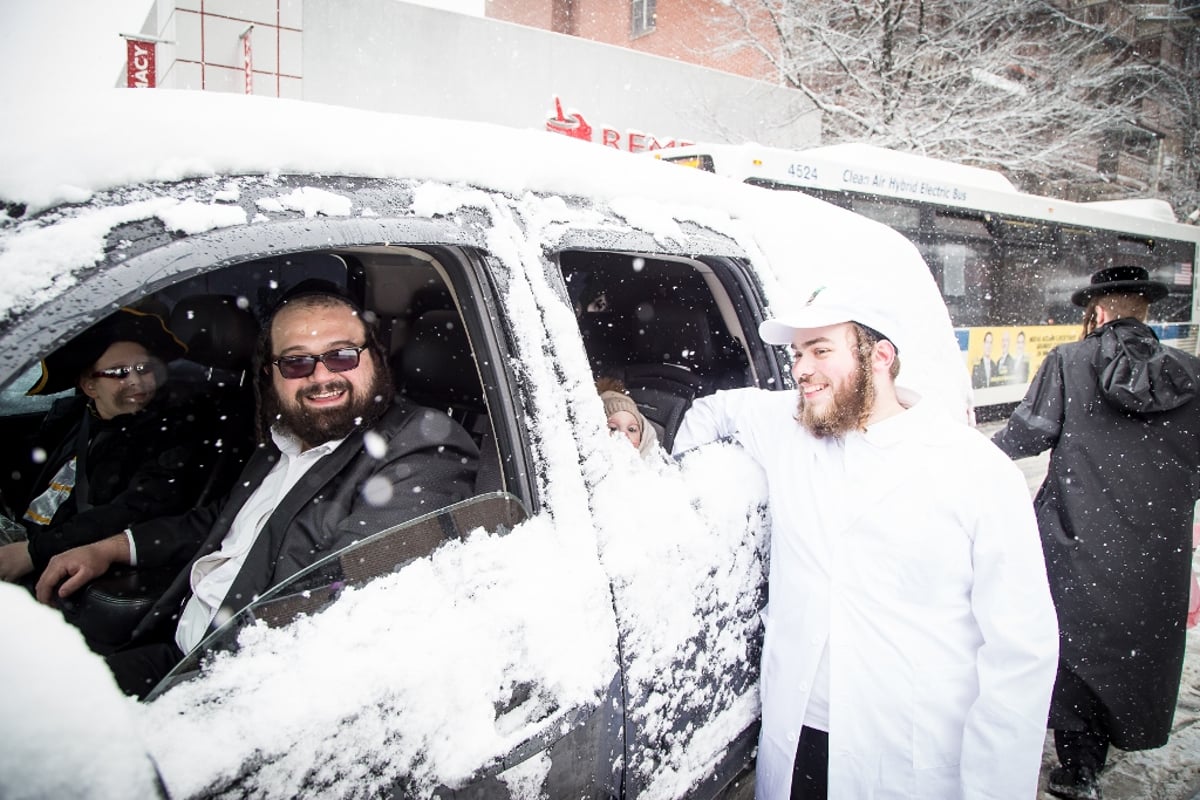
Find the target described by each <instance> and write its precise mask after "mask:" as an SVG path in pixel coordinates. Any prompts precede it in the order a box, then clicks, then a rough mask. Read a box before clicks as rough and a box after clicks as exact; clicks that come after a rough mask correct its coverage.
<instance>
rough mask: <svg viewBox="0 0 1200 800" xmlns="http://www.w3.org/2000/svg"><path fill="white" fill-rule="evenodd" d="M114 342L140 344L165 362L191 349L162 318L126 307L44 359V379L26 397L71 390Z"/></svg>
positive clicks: (40, 379)
mask: <svg viewBox="0 0 1200 800" xmlns="http://www.w3.org/2000/svg"><path fill="white" fill-rule="evenodd" d="M114 342H136V343H138V344H140V345H141V346H142V347H144V348H146V351H147V352H149V353H150V355H152V356H154V357H155V358H158V359H160V360H162V361H172V360H174V359H176V358H179V357H181V356H182V355H184V354H185V353H187V345H185V344H184V343H183V342H181V341H179V339H178V338H177V337H176V336H175V334H174V333H172V332H171V330H170V329H169V328H168V327H167V324H166V323H165V322H163V320H162V317H159V316H158V315H156V314H151V313H148V312H146V311H138V310H137V309H135V308H129V307H128V306H126V307H124V308H121V309H120V310H119V311H117V312H116V313H115V314H112V315H110V316H108V317H105V318H104V319H103V320H101V321H100V322H98V323H96V324H95V325H93V326H92V327H91V328H89V329H88V330H86V331H84V332H83V333H82V334H80V335H79V336H76V337H75V338H74V339H72V340H71V341H70V342H68V343H67V344H65V345H63V346H62V347H60V348H58V349H57V350H55V351H54V352H53V353H51V354H50V355H48V356H46V357H45V358H44V359H42V375H41V377H40V378H39V379H38V381H37V383H35V384H34V385H33V387H32V388H31V389H29V391H27V392H26V393H25V394H27V395H35V394H56V393H57V392H62V391H65V390H67V389H70V388H71V387H73V386H75V384H76V383H77V382H78V381H79V376H80V375H81V374H82V373H83V371H84V370H86V369H87V368H88V367H89V366H91V365H92V364H95V363H96V360H97V359H98V358H100V356H102V355H104V351H105V350H107V349H108V348H109V347H110V346H111V345H112V344H113V343H114Z"/></svg>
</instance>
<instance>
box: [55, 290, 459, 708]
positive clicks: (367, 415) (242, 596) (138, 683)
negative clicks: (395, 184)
mask: <svg viewBox="0 0 1200 800" xmlns="http://www.w3.org/2000/svg"><path fill="white" fill-rule="evenodd" d="M256 372H257V375H258V379H257V383H256V385H255V388H256V395H257V397H258V401H259V403H258V405H259V418H260V424H261V430H260V439H261V442H260V446H259V448H258V449H257V451H256V452H255V454H254V455H253V456H251V458H250V461H249V462H248V463H247V464H246V467H245V469H244V470H243V471H242V475H241V477H240V478H239V479H238V481H237V483H236V484H235V486H234V488H233V490H232V491H231V492H230V495H229V496H228V497H227V498H225V499H223V500H221V501H219V502H217V503H214V504H212V505H210V506H207V507H203V508H197V509H194V510H193V511H191V512H189V513H187V514H184V515H183V516H180V517H173V518H165V519H159V520H153V521H151V522H148V523H143V524H140V525H134V526H132V527H131V528H130V529H128V530H127V531H125V532H124V533H122V534H119V535H118V536H114V537H111V538H110V539H105V540H103V541H101V542H97V543H96V544H94V545H90V546H88V547H85V548H78V549H76V550H73V551H69V552H67V553H65V554H63V555H62V556H59V557H57V558H55V559H54V560H52V561H51V562H50V564H49V566H48V567H47V568H46V571H45V572H44V573H43V576H42V580H41V581H39V582H38V586H37V593H38V598H39V599H40V600H42V601H43V602H49V601H50V599H51V597H52V596H54V595H55V594H57V596H59V597H64V596H66V595H68V594H70V593H71V592H73V591H75V590H76V589H78V588H79V587H81V586H82V585H83V584H84V583H86V582H87V581H88V580H91V579H92V578H93V577H96V576H97V575H100V574H103V572H104V571H105V570H106V569H107V568H108V567H109V565H111V564H113V563H135V562H136V564H137V565H139V566H142V565H145V566H157V565H161V564H169V563H171V562H172V561H173V559H175V558H177V557H178V556H179V555H180V554H181V553H191V554H194V557H193V558H192V561H191V564H190V565H189V566H188V568H187V569H185V570H184V571H183V572H182V573H181V574H180V575H179V576H178V577H177V578H176V579H175V581H174V583H173V584H172V586H171V587H170V588H169V589H168V590H167V592H166V594H165V595H164V596H163V597H162V598H161V599H160V600H159V601H158V602H157V603H156V604H155V605H154V606H153V607H152V608H151V610H150V612H149V613H148V614H147V616H146V617H145V618H144V619H143V620H142V622H141V623H139V625H138V627H137V628H136V629H135V630H134V633H133V646H131V647H127V648H125V649H123V650H121V651H118V652H116V653H114V654H112V655H110V656H109V657H108V664H109V667H110V668H111V669H112V671H113V674H114V676H115V677H116V679H117V683H118V684H119V685H120V686H121V688H122V689H123V690H124V691H126V692H127V693H129V694H135V695H137V696H139V697H144V696H146V694H147V693H149V692H150V691H151V690H152V689H153V688H154V686H155V685H156V684H157V683H158V681H159V680H160V679H161V678H163V677H164V676H165V675H166V674H167V672H169V671H170V669H171V668H172V667H173V666H174V665H175V664H177V663H178V662H179V661H180V660H181V659H182V658H183V656H184V655H185V654H186V653H188V652H189V651H191V650H192V649H194V648H195V647H196V646H197V645H198V644H199V643H200V642H201V641H202V640H203V639H204V638H205V637H206V636H207V635H208V634H210V633H212V632H213V631H214V630H216V629H217V628H218V627H219V626H220V625H221V624H222V623H223V622H224V621H225V620H226V619H228V618H230V617H232V616H233V615H235V614H236V613H237V612H238V611H240V610H241V609H242V608H244V607H245V606H246V605H247V604H249V603H250V602H251V601H252V600H253V599H254V598H255V597H257V596H259V595H261V594H262V593H264V592H265V591H267V590H268V589H270V588H271V587H272V586H275V585H276V584H278V583H280V582H282V581H284V580H286V579H287V578H289V577H291V576H292V575H294V574H296V573H297V572H299V571H300V570H301V569H303V568H304V567H306V566H309V565H310V564H313V563H315V562H316V561H317V560H319V559H321V558H322V557H324V556H326V555H329V554H330V553H334V552H336V551H338V550H340V549H342V548H344V547H346V546H348V545H350V544H353V543H354V542H356V541H359V540H360V539H363V538H366V537H367V536H369V535H371V534H373V533H377V532H378V531H381V530H383V529H385V528H388V527H391V526H393V525H396V524H399V523H401V522H404V521H407V520H409V519H412V518H415V517H417V516H421V515H423V514H426V513H429V512H433V511H437V510H438V509H440V508H442V507H444V506H447V505H450V504H452V503H455V502H458V501H460V500H463V499H465V498H466V497H468V496H469V495H470V494H471V492H472V488H473V483H474V477H475V471H476V468H477V464H478V456H479V453H478V449H477V448H476V446H475V443H474V442H473V441H472V440H471V437H470V436H469V435H468V434H467V432H466V431H465V430H464V429H463V428H462V427H461V426H460V425H458V424H457V423H456V422H454V421H453V420H451V419H450V418H449V417H447V416H446V415H445V414H443V413H441V412H437V411H433V410H431V409H427V408H422V407H419V406H416V405H413V404H411V403H409V402H408V401H406V400H394V398H393V394H394V392H393V388H392V384H391V378H390V375H389V374H388V369H387V361H386V359H385V358H384V357H383V353H382V352H381V349H380V347H379V345H378V344H377V342H376V341H375V338H374V335H373V333H372V331H371V329H370V328H369V327H368V326H367V325H366V323H365V322H364V320H363V318H362V314H361V313H360V311H359V310H358V309H357V308H356V307H355V306H354V305H353V304H352V303H350V302H349V301H348V300H346V299H344V298H342V297H340V296H339V295H336V294H332V293H329V292H303V293H297V294H294V295H293V296H291V297H290V298H289V299H288V300H286V301H285V302H284V303H283V304H282V305H281V306H280V307H279V308H277V309H276V311H275V312H274V313H273V314H272V316H271V318H270V319H269V320H268V321H267V324H266V325H265V326H264V328H263V335H262V337H261V339H260V342H259V349H258V354H257V357H256ZM197 550H198V551H197ZM64 579H65V581H64ZM60 582H62V583H61V585H60Z"/></svg>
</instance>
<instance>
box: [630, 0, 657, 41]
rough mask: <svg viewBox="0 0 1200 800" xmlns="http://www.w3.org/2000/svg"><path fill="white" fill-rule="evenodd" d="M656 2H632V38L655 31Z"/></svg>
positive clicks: (652, 0) (641, 0)
mask: <svg viewBox="0 0 1200 800" xmlns="http://www.w3.org/2000/svg"><path fill="white" fill-rule="evenodd" d="M656 4H657V3H656V0H632V2H631V3H630V11H631V14H632V17H633V26H632V29H631V35H632V36H641V35H642V34H646V33H650V32H651V31H653V30H654V17H655V10H654V7H655V5H656Z"/></svg>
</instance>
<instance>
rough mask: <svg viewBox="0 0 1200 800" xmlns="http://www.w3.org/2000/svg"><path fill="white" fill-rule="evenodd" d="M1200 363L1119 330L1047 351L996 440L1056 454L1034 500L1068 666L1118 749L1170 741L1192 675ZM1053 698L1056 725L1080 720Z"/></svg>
mask: <svg viewBox="0 0 1200 800" xmlns="http://www.w3.org/2000/svg"><path fill="white" fill-rule="evenodd" d="M1198 376H1200V360H1198V359H1196V358H1195V357H1193V356H1191V355H1188V354H1186V353H1184V352H1182V351H1180V350H1177V349H1175V348H1171V347H1165V346H1163V345H1162V344H1161V343H1160V342H1159V341H1158V339H1157V337H1156V336H1155V335H1154V332H1153V331H1152V330H1151V329H1150V328H1149V327H1148V326H1146V325H1143V324H1142V323H1140V322H1138V321H1136V320H1132V319H1119V320H1115V321H1113V322H1111V323H1109V324H1107V325H1104V326H1102V327H1101V328H1099V329H1097V330H1096V331H1094V332H1093V333H1091V334H1090V335H1089V336H1087V337H1086V338H1085V339H1084V340H1082V341H1080V342H1075V343H1071V344H1066V345H1062V346H1060V347H1058V348H1056V349H1055V350H1053V351H1051V352H1050V353H1049V354H1048V355H1047V357H1046V360H1045V361H1044V362H1043V363H1042V366H1041V368H1040V369H1039V370H1038V373H1037V375H1036V376H1035V377H1034V380H1033V383H1032V384H1031V385H1030V388H1029V391H1028V393H1027V394H1026V396H1025V399H1024V400H1023V401H1022V402H1021V404H1020V406H1018V408H1017V410H1016V411H1015V412H1014V413H1013V415H1012V417H1011V418H1010V419H1009V422H1008V425H1007V426H1006V427H1005V428H1004V429H1003V430H1001V431H1000V432H998V433H997V434H996V435H995V437H994V439H993V440H994V441H995V443H996V444H997V445H998V446H999V447H1000V448H1001V449H1002V450H1004V451H1005V452H1006V453H1008V454H1009V455H1010V456H1011V457H1014V458H1019V457H1023V456H1030V455H1035V454H1037V453H1040V452H1043V451H1045V450H1046V449H1047V448H1053V450H1052V451H1051V454H1050V465H1049V471H1048V473H1047V475H1046V480H1045V482H1044V483H1043V484H1042V487H1041V489H1040V490H1039V492H1038V494H1037V497H1036V499H1035V501H1034V504H1035V507H1036V510H1037V518H1038V526H1039V528H1040V530H1041V535H1042V547H1043V550H1044V553H1045V557H1046V570H1047V573H1048V576H1049V579H1050V588H1051V592H1052V593H1053V596H1054V603H1055V607H1056V609H1057V610H1058V617H1059V619H1058V622H1059V631H1060V663H1061V665H1062V666H1063V667H1065V668H1067V669H1069V670H1071V671H1072V672H1074V673H1075V674H1076V675H1077V676H1079V677H1080V678H1082V679H1083V681H1084V682H1085V683H1086V684H1087V685H1088V686H1089V687H1090V688H1091V689H1092V690H1093V691H1095V692H1096V694H1097V695H1098V696H1099V698H1100V699H1101V701H1102V703H1103V704H1104V707H1105V710H1106V712H1107V716H1108V724H1109V728H1110V733H1111V735H1112V737H1113V739H1112V740H1113V744H1115V745H1116V746H1118V747H1120V748H1122V749H1125V750H1138V749H1146V748H1150V747H1159V746H1161V745H1163V744H1165V743H1166V741H1167V737H1168V734H1169V733H1170V727H1171V720H1172V716H1173V714H1174V711H1175V704H1176V699H1177V694H1178V691H1179V680H1180V673H1181V671H1182V668H1183V658H1184V648H1185V644H1186V641H1185V633H1186V627H1185V623H1186V616H1187V603H1188V587H1189V580H1190V567H1191V558H1192V536H1191V531H1192V513H1193V505H1194V503H1195V501H1196V499H1197V496H1198V495H1200V492H1198V481H1197V476H1198V474H1200V403H1197V402H1196V401H1195V396H1196V394H1197V392H1198V390H1200V384H1198ZM1067 695H1068V693H1067V692H1065V691H1060V687H1055V694H1054V700H1053V702H1052V704H1051V711H1050V724H1051V727H1058V726H1057V725H1056V724H1055V723H1056V718H1057V719H1065V718H1068V717H1069V716H1070V709H1069V707H1068V706H1069V704H1070V702H1071V698H1070V697H1069V696H1067Z"/></svg>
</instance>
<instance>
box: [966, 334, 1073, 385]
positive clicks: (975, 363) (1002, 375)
mask: <svg viewBox="0 0 1200 800" xmlns="http://www.w3.org/2000/svg"><path fill="white" fill-rule="evenodd" d="M1081 330H1082V329H1081V327H1080V326H1079V325H1014V326H1010V327H1004V326H992V327H985V328H966V329H960V330H959V344H960V346H961V345H962V344H963V343H964V342H963V340H964V338H965V340H966V341H965V344H966V349H965V351H964V356H965V359H966V366H967V370H968V371H969V372H970V373H971V387H972V388H973V389H974V390H975V403H976V405H988V404H991V403H1015V402H1018V401H1020V399H1021V398H1022V397H1024V396H1025V390H1026V389H1028V388H1029V382H1030V381H1031V380H1032V379H1033V376H1034V375H1035V374H1036V373H1037V370H1038V367H1040V366H1041V364H1042V361H1043V360H1044V359H1045V358H1046V354H1047V353H1049V352H1050V351H1051V350H1053V349H1054V348H1055V347H1057V346H1058V345H1060V344H1065V343H1067V342H1076V341H1079V334H1080V332H1081ZM964 334H965V337H964Z"/></svg>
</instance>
